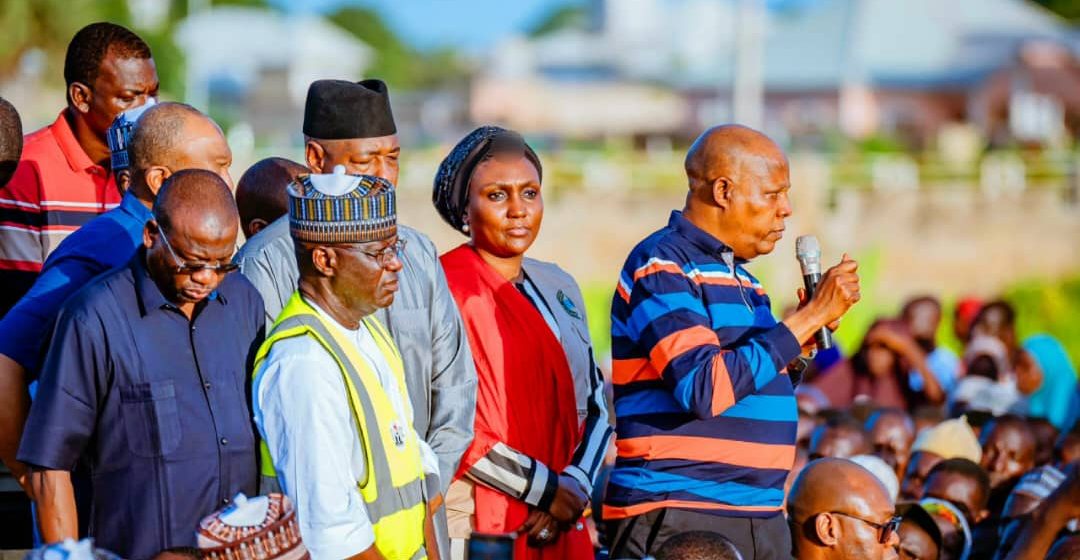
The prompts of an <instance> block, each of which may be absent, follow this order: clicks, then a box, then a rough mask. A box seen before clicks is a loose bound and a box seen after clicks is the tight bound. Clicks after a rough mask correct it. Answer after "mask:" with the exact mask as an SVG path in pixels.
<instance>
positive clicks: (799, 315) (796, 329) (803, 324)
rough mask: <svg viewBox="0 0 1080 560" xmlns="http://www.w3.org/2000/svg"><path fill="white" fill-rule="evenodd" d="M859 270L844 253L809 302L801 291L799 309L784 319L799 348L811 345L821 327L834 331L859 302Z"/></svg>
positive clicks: (819, 284)
mask: <svg viewBox="0 0 1080 560" xmlns="http://www.w3.org/2000/svg"><path fill="white" fill-rule="evenodd" d="M858 269H859V263H857V262H855V261H854V260H852V259H851V257H848V256H847V253H845V254H844V258H843V260H841V261H840V264H838V265H836V266H834V267H832V268H830V269H829V270H827V271H825V275H824V276H822V277H821V281H820V282H819V283H818V285H817V289H816V290H815V291H814V297H813V298H812V299H810V301H805V295H804V294H803V292H802V291H800V297H799V300H800V304H801V305H800V306H799V309H798V310H797V311H796V312H795V313H792V314H791V316H789V317H788V318H786V319H784V324H785V325H787V327H788V329H789V330H791V333H792V334H793V335H795V338H796V339H798V341H799V344H807V343H809V341H810V340H812V338H813V336H814V333H816V332H817V331H819V330H821V328H822V327H829V328H830V329H835V328H836V326H837V321H839V320H840V317H842V316H843V315H844V313H847V311H848V309H851V306H852V305H855V302H857V301H859V297H860V293H859V274H858Z"/></svg>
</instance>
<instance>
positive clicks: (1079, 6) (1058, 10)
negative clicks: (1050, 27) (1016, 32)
mask: <svg viewBox="0 0 1080 560" xmlns="http://www.w3.org/2000/svg"><path fill="white" fill-rule="evenodd" d="M1035 3H1036V4H1040V5H1042V6H1043V7H1044V8H1046V9H1048V10H1050V11H1051V12H1054V13H1055V14H1057V15H1059V16H1061V17H1063V18H1065V19H1067V20H1069V21H1070V22H1073V23H1077V22H1080V0H1035Z"/></svg>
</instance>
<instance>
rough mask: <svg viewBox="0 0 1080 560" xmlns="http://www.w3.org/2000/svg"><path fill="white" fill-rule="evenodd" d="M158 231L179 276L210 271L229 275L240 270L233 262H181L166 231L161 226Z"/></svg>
mask: <svg viewBox="0 0 1080 560" xmlns="http://www.w3.org/2000/svg"><path fill="white" fill-rule="evenodd" d="M157 230H158V234H159V235H161V241H162V243H164V244H165V248H166V249H168V250H169V254H170V255H172V259H173V262H174V263H176V273H177V274H188V275H192V274H195V273H196V272H201V271H203V270H210V271H213V272H214V273H215V274H228V273H230V272H233V271H235V270H236V269H238V268H240V265H238V264H236V263H231V262H230V263H224V264H222V263H216V264H210V263H204V262H186V261H182V260H180V257H179V256H177V254H176V251H174V250H173V248H172V245H171V244H170V243H169V238H168V237H165V230H164V229H162V228H161V226H160V225H159V226H158V228H157Z"/></svg>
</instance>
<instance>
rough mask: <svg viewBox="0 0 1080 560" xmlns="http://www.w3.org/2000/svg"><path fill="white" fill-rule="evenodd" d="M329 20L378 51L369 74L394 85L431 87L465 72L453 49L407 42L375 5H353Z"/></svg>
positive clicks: (453, 79) (403, 87)
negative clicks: (431, 48)
mask: <svg viewBox="0 0 1080 560" xmlns="http://www.w3.org/2000/svg"><path fill="white" fill-rule="evenodd" d="M330 21H332V22H333V23H334V24H336V25H337V26H338V27H341V28H342V29H344V30H346V31H348V32H349V33H351V34H352V35H353V36H354V37H356V38H358V39H360V40H361V41H363V42H364V43H366V44H367V45H368V46H370V47H371V48H372V49H374V51H375V60H374V63H373V64H372V65H371V67H370V68H369V69H368V70H367V74H369V75H371V76H378V77H379V78H381V79H382V80H385V81H386V83H388V84H389V85H390V86H391V87H393V88H395V89H405V90H409V89H430V88H437V87H441V86H444V85H448V84H451V83H453V82H455V81H457V80H459V79H461V78H462V77H463V76H465V74H466V68H465V66H464V64H463V63H462V61H461V59H460V57H458V55H457V53H456V52H455V51H453V50H452V49H437V50H434V51H430V52H424V51H420V50H418V49H415V48H413V47H412V46H411V45H409V44H407V43H405V42H404V41H402V40H401V38H400V37H398V35H397V34H396V33H395V32H394V31H393V30H392V29H390V27H389V26H388V25H386V22H384V21H383V19H382V17H381V16H380V15H379V13H378V12H376V11H375V10H373V9H370V8H365V7H360V6H350V7H346V8H342V9H340V10H338V11H336V12H334V13H333V14H331V15H330Z"/></svg>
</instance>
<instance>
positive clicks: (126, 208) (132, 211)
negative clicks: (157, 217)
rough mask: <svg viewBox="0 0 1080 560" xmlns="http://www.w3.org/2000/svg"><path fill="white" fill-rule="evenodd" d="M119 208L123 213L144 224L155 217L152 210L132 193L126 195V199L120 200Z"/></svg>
mask: <svg viewBox="0 0 1080 560" xmlns="http://www.w3.org/2000/svg"><path fill="white" fill-rule="evenodd" d="M119 208H120V211H121V212H123V213H125V214H127V215H129V216H131V217H132V218H134V219H135V220H138V221H140V222H142V223H144V224H145V223H146V222H149V221H150V220H151V219H152V218H153V217H154V215H153V214H152V213H151V212H150V209H149V208H147V207H146V205H145V204H143V203H142V201H141V200H139V197H137V196H135V195H134V194H131V191H128V192H126V193H124V198H122V199H120V206H119Z"/></svg>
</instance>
